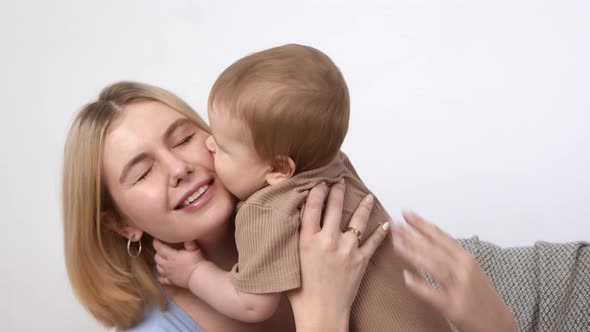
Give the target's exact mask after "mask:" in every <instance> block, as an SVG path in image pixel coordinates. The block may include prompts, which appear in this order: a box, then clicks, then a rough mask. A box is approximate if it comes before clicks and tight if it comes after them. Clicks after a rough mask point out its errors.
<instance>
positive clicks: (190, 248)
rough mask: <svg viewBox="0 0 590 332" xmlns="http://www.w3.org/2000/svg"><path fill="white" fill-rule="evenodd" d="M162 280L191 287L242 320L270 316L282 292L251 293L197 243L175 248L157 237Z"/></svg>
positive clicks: (213, 303)
mask: <svg viewBox="0 0 590 332" xmlns="http://www.w3.org/2000/svg"><path fill="white" fill-rule="evenodd" d="M154 248H155V249H156V251H157V253H156V255H155V257H154V258H155V261H156V264H157V269H158V272H159V273H160V278H159V280H160V282H161V283H163V284H167V285H176V286H179V287H183V288H188V289H189V290H190V291H191V292H192V293H193V294H195V295H196V296H198V297H199V298H201V299H202V300H203V301H205V302H206V303H207V304H209V305H210V306H211V307H213V308H214V309H215V310H217V311H219V312H221V313H222V314H224V315H226V316H228V317H230V318H233V319H236V320H240V321H243V322H249V323H254V322H260V321H263V320H266V319H268V318H270V317H271V316H272V315H273V314H274V312H275V310H276V309H277V307H278V304H279V300H280V293H269V294H249V293H243V292H240V291H238V290H236V289H235V287H234V286H233V284H232V283H231V281H230V273H229V272H228V271H224V270H222V269H221V268H219V267H218V266H217V265H215V264H214V263H212V262H210V261H207V260H206V259H205V257H204V255H203V253H202V251H201V250H199V249H198V248H197V246H196V244H195V242H193V241H191V242H187V243H186V244H185V249H184V250H176V249H174V248H171V247H169V246H167V245H165V244H164V243H162V242H160V241H158V240H154Z"/></svg>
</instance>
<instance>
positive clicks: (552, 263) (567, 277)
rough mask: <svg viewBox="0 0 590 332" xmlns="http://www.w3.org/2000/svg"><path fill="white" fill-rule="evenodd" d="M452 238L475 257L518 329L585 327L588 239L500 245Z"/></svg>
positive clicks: (549, 331)
mask: <svg viewBox="0 0 590 332" xmlns="http://www.w3.org/2000/svg"><path fill="white" fill-rule="evenodd" d="M458 242H459V243H460V244H461V245H462V246H463V247H464V248H465V249H466V250H467V251H469V252H471V253H472V254H473V255H474V256H475V258H476V259H477V260H478V262H479V263H480V265H481V267H482V269H483V270H484V271H485V273H486V274H487V275H488V277H489V278H490V279H491V281H492V284H493V285H494V287H495V288H496V290H497V291H498V293H499V294H500V296H501V297H502V298H503V299H504V301H505V302H506V304H507V305H508V306H509V307H510V309H511V310H512V312H513V314H514V317H515V319H516V321H517V325H518V330H519V331H523V332H524V331H543V332H545V331H546V332H553V331H583V332H590V244H588V243H586V242H575V243H565V244H554V243H548V242H537V243H535V245H534V246H532V247H518V248H501V247H499V246H496V245H494V244H491V243H487V242H483V241H480V240H479V239H478V238H477V237H473V238H470V239H465V240H458Z"/></svg>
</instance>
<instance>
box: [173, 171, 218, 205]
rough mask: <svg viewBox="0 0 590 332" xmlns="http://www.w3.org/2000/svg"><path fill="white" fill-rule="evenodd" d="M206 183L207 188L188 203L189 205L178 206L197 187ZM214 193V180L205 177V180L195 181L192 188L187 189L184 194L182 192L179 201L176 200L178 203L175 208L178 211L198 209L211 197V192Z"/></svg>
mask: <svg viewBox="0 0 590 332" xmlns="http://www.w3.org/2000/svg"><path fill="white" fill-rule="evenodd" d="M206 184H208V185H209V187H208V188H207V190H205V192H204V193H203V194H201V196H199V198H197V199H196V200H194V201H193V202H192V203H190V204H189V205H187V206H185V207H182V208H181V207H180V206H181V205H182V204H183V202H184V201H185V200H186V199H187V198H188V197H189V196H190V195H192V194H193V193H194V192H195V191H197V190H198V189H199V188H201V187H202V186H204V185H206ZM214 193H215V181H214V180H213V179H207V180H206V181H201V182H199V183H197V184H196V185H195V186H194V187H193V188H191V190H189V191H188V192H187V193H186V194H184V195H183V196H182V198H181V199H180V201H179V202H178V204H177V205H176V208H175V210H179V211H183V212H192V211H195V210H198V209H200V208H201V207H202V206H204V205H206V204H207V203H208V202H209V201H210V200H211V198H213V194H214Z"/></svg>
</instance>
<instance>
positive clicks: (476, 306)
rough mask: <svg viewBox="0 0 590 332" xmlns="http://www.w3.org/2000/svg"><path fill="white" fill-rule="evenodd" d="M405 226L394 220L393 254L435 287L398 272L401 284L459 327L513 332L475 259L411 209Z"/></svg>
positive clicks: (507, 313)
mask: <svg viewBox="0 0 590 332" xmlns="http://www.w3.org/2000/svg"><path fill="white" fill-rule="evenodd" d="M403 217H404V219H405V220H406V222H407V226H404V225H401V224H394V225H393V227H392V235H393V236H392V241H393V246H394V248H395V250H396V251H397V253H398V254H399V255H400V256H401V257H402V258H403V259H404V260H405V261H407V262H408V263H409V264H410V265H411V266H413V267H414V268H415V269H416V270H418V271H422V272H427V273H428V274H429V275H430V276H431V277H432V278H433V279H434V280H436V281H437V282H438V284H439V285H440V287H439V288H438V289H435V288H433V287H431V286H430V285H429V284H427V282H426V281H425V280H423V279H422V277H421V276H418V275H416V274H414V273H411V272H410V271H404V277H405V280H406V286H407V287H408V289H410V291H412V292H413V293H414V294H415V295H416V296H417V297H419V298H421V299H422V300H424V301H426V302H428V303H430V304H431V305H432V306H434V307H435V308H436V309H437V310H439V311H440V312H441V313H442V314H443V315H444V316H445V317H446V318H447V319H449V320H450V321H451V322H453V324H455V325H456V326H457V327H458V328H459V329H460V330H461V331H469V332H471V331H515V330H516V327H515V322H514V318H513V317H512V313H511V312H510V309H508V307H507V306H506V304H505V303H504V302H503V301H502V299H501V298H500V296H499V295H498V294H497V293H496V290H495V289H494V287H493V286H492V284H491V283H490V280H489V279H488V278H487V276H486V275H485V274H484V272H483V271H482V269H481V267H480V266H479V263H478V262H477V260H476V259H475V257H473V256H472V255H471V254H469V253H468V252H467V251H465V250H464V249H463V248H462V247H461V246H460V245H459V244H457V243H456V242H455V241H454V240H453V239H452V238H451V237H449V236H448V235H447V234H445V233H444V232H443V231H441V230H440V229H439V228H438V227H436V226H434V225H432V224H430V223H428V222H427V221H426V220H424V219H423V218H422V217H420V216H418V215H417V214H415V213H412V212H404V213H403Z"/></svg>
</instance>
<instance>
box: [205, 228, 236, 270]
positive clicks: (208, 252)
mask: <svg viewBox="0 0 590 332" xmlns="http://www.w3.org/2000/svg"><path fill="white" fill-rule="evenodd" d="M197 242H198V243H199V246H200V247H201V249H202V250H203V252H205V256H206V257H207V259H208V260H210V261H211V262H213V263H215V265H217V266H219V267H220V268H222V269H224V270H226V271H229V270H230V269H231V267H232V266H233V265H234V264H235V263H236V262H237V261H238V250H237V249H236V241H235V238H234V232H233V227H227V229H225V230H224V231H222V232H220V233H219V234H218V235H213V236H211V235H210V236H208V237H207V238H206V239H199V240H198V241H197Z"/></svg>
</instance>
